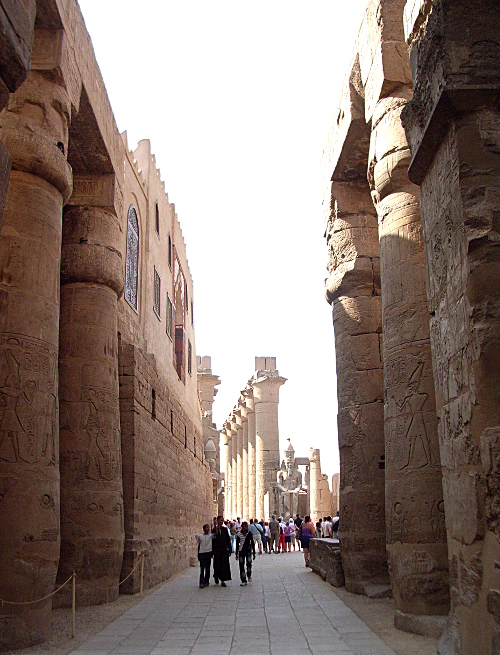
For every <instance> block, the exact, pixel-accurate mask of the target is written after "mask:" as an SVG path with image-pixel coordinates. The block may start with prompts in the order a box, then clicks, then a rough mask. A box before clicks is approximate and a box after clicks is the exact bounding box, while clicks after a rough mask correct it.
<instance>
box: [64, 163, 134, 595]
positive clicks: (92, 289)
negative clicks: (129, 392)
mask: <svg viewBox="0 0 500 655" xmlns="http://www.w3.org/2000/svg"><path fill="white" fill-rule="evenodd" d="M74 187H75V190H74V193H73V196H72V198H71V204H70V205H68V206H67V207H66V209H65V212H64V218H63V244H62V261H61V319H60V321H61V322H60V342H59V343H60V354H59V398H60V457H61V515H62V517H63V519H62V522H61V560H60V563H59V574H58V582H59V583H62V582H64V580H66V579H67V578H68V577H69V576H70V575H71V573H72V572H73V571H75V572H76V573H77V575H78V576H79V578H80V579H83V580H88V581H89V582H92V585H93V586H92V587H91V586H88V585H85V584H81V585H79V588H78V602H79V603H80V604H82V603H83V604H86V603H88V604H95V603H105V602H107V600H112V599H113V598H115V597H117V596H118V588H116V587H115V588H114V589H113V590H112V591H110V592H109V593H106V591H101V590H99V589H97V588H96V587H103V588H106V587H111V586H114V585H117V584H118V582H119V581H120V571H121V566H122V556H123V540H124V526H123V488H122V459H121V440H120V408H119V391H118V336H117V335H118V329H117V316H118V312H117V302H118V298H119V296H120V295H121V294H122V292H123V284H124V281H123V262H122V255H121V250H122V248H123V228H122V224H121V219H120V218H117V215H116V214H117V212H116V210H115V208H114V205H113V203H112V202H110V199H113V198H114V196H115V193H116V195H117V196H118V198H121V195H120V193H119V192H117V190H116V189H115V177H114V175H109V176H101V177H98V178H88V177H76V178H75V184H74ZM93 194H94V198H93V202H94V206H89V205H88V204H87V205H83V204H82V205H81V204H80V203H81V202H82V201H85V200H87V202H88V199H89V197H91V196H92V195H93ZM117 203H118V213H119V214H121V213H122V212H121V211H120V210H121V205H120V203H119V200H118V201H117ZM110 205H111V206H110ZM66 596H67V601H70V594H67V595H66Z"/></svg>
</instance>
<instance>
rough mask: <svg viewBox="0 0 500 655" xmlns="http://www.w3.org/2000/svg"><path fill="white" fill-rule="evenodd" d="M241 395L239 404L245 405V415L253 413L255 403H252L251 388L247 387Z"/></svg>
mask: <svg viewBox="0 0 500 655" xmlns="http://www.w3.org/2000/svg"><path fill="white" fill-rule="evenodd" d="M241 395H242V401H241V402H242V403H244V404H245V407H246V410H247V415H248V414H251V413H252V412H254V411H255V403H254V397H253V389H252V387H250V386H248V385H247V386H246V387H245V388H244V389H242V391H241Z"/></svg>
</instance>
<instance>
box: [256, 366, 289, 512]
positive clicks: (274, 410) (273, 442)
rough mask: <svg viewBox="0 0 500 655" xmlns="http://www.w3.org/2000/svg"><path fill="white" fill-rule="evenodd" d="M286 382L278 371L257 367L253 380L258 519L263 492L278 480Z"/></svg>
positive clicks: (268, 489) (262, 507) (271, 509)
mask: <svg viewBox="0 0 500 655" xmlns="http://www.w3.org/2000/svg"><path fill="white" fill-rule="evenodd" d="M285 382H286V378H283V377H280V375H279V373H278V371H276V370H257V371H256V372H255V375H254V376H253V378H252V380H251V382H250V384H251V385H252V389H253V395H254V403H255V432H256V438H255V451H256V476H257V500H256V511H257V516H258V518H260V517H262V516H264V494H265V493H266V491H269V492H270V491H271V486H270V483H271V482H274V481H275V480H276V473H277V471H278V469H279V467H280V452H279V430H278V401H279V388H280V387H281V385H282V384H284V383H285ZM270 512H271V513H273V512H274V508H272V507H271V508H270ZM266 518H267V517H266Z"/></svg>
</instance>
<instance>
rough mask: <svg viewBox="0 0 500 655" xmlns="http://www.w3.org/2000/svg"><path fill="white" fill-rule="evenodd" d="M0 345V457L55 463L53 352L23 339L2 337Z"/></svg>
mask: <svg viewBox="0 0 500 655" xmlns="http://www.w3.org/2000/svg"><path fill="white" fill-rule="evenodd" d="M2 346H3V348H1V347H2ZM0 348H1V350H0V353H1V354H0V460H2V461H4V462H10V463H21V462H24V463H27V464H35V463H37V462H41V463H44V464H46V465H50V466H55V465H56V462H57V449H56V442H55V439H56V420H57V400H56V389H55V384H56V359H55V354H54V353H52V352H50V351H49V349H48V348H47V346H46V344H41V343H40V342H37V341H36V340H33V339H26V338H15V337H9V338H5V339H4V340H3V342H1V341H0Z"/></svg>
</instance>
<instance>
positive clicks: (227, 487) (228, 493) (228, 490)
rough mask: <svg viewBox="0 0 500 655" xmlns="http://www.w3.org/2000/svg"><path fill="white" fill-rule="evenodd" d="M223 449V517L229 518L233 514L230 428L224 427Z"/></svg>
mask: <svg viewBox="0 0 500 655" xmlns="http://www.w3.org/2000/svg"><path fill="white" fill-rule="evenodd" d="M224 430H225V433H224V450H225V464H226V472H225V478H224V480H225V484H224V502H225V506H226V507H225V518H231V517H232V515H233V504H232V500H233V499H232V486H233V480H232V458H231V430H230V429H227V428H226V427H225V428H224Z"/></svg>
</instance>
